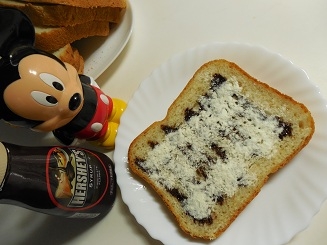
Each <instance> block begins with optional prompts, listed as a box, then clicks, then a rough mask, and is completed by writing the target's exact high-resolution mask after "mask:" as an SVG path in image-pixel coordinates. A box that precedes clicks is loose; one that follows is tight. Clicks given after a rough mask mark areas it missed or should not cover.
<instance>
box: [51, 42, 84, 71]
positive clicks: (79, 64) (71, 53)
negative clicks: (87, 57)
mask: <svg viewBox="0 0 327 245" xmlns="http://www.w3.org/2000/svg"><path fill="white" fill-rule="evenodd" d="M53 54H54V55H55V56H57V57H58V58H59V59H61V60H62V61H63V62H66V63H69V64H71V65H72V66H74V67H75V69H76V70H77V72H78V74H83V72H84V59H83V57H82V56H81V55H80V54H79V52H78V50H77V49H76V48H73V47H72V46H71V45H70V44H67V45H65V46H64V47H62V48H60V49H59V50H57V51H55V52H53Z"/></svg>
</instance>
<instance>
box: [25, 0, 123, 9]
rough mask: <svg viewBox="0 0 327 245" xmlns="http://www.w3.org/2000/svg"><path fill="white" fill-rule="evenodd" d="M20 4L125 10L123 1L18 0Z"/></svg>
mask: <svg viewBox="0 0 327 245" xmlns="http://www.w3.org/2000/svg"><path fill="white" fill-rule="evenodd" d="M20 2H30V3H44V4H62V5H68V6H75V7H83V8H94V7H118V8H126V1H125V0H20Z"/></svg>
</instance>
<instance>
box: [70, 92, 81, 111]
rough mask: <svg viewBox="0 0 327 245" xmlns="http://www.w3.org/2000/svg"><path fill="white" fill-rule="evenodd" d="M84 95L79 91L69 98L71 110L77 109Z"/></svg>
mask: <svg viewBox="0 0 327 245" xmlns="http://www.w3.org/2000/svg"><path fill="white" fill-rule="evenodd" d="M81 101H82V96H81V95H80V94H79V93H75V94H73V96H72V97H71V98H70V100H69V105H68V107H69V110H71V111H75V110H76V109H77V108H78V107H79V106H80V104H81Z"/></svg>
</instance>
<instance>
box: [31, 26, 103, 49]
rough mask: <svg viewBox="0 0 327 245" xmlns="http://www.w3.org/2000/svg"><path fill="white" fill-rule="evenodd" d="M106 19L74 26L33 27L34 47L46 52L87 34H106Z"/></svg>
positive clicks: (87, 35)
mask: <svg viewBox="0 0 327 245" xmlns="http://www.w3.org/2000/svg"><path fill="white" fill-rule="evenodd" d="M108 35H109V23H108V22H107V21H90V22H86V23H82V24H78V25H75V26H65V27H37V26H36V27H35V47H36V48H38V49H42V50H44V51H47V52H53V51H55V50H58V49H60V48H61V47H64V46H65V45H66V44H69V43H72V42H74V41H76V40H80V39H82V38H86V37H89V36H108Z"/></svg>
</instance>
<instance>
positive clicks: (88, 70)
mask: <svg viewBox="0 0 327 245" xmlns="http://www.w3.org/2000/svg"><path fill="white" fill-rule="evenodd" d="M127 3H128V2H127ZM132 30H133V13H132V8H131V5H130V4H128V7H127V9H126V13H125V14H124V16H123V19H122V22H121V23H120V24H118V25H117V26H116V27H114V28H113V29H112V30H110V34H109V36H108V37H89V38H86V39H82V40H80V41H78V42H76V47H78V50H79V52H80V53H81V54H82V56H83V57H84V58H85V66H84V74H86V75H88V76H91V77H93V78H94V79H96V78H97V77H99V76H100V75H101V74H102V73H103V71H104V70H105V69H107V68H108V67H109V66H110V65H111V64H112V62H114V60H115V59H116V58H117V57H118V55H119V54H120V53H121V51H122V50H123V49H124V48H125V46H126V44H127V42H128V40H129V39H130V37H131V34H132Z"/></svg>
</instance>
